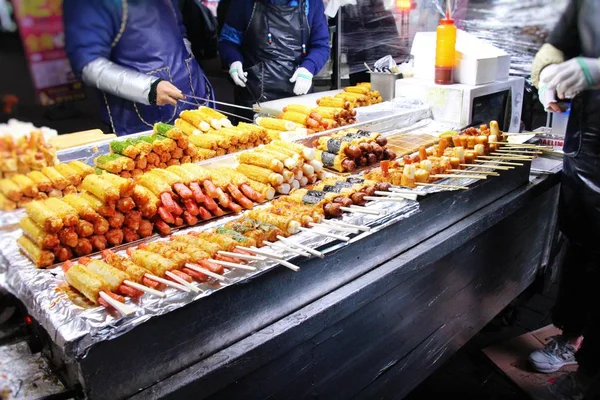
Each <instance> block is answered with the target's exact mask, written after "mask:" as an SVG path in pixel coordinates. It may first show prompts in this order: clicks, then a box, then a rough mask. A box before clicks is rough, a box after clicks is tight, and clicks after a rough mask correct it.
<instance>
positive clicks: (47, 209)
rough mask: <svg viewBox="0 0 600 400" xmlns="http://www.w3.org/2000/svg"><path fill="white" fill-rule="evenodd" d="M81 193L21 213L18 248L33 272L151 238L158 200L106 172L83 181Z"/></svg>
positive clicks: (31, 206) (43, 202) (36, 204)
mask: <svg viewBox="0 0 600 400" xmlns="http://www.w3.org/2000/svg"><path fill="white" fill-rule="evenodd" d="M81 188H82V190H83V191H84V193H82V194H80V195H77V194H69V195H66V196H65V197H63V198H62V199H56V198H49V199H46V200H40V201H34V202H31V203H30V204H29V205H28V206H27V208H26V209H25V211H26V214H27V217H25V218H23V219H22V220H21V221H20V226H21V229H22V230H23V236H21V237H20V238H19V239H18V244H19V246H20V248H21V250H22V251H23V252H24V253H25V255H27V256H28V257H29V258H30V259H31V260H32V261H33V263H34V264H35V265H36V266H37V267H40V268H42V267H48V266H50V265H52V264H53V263H54V262H63V261H67V260H69V259H72V258H73V257H74V256H85V255H88V254H91V253H92V252H93V251H101V250H104V249H106V248H109V247H113V246H118V245H120V244H122V243H129V242H132V241H135V240H138V239H140V238H144V237H148V236H150V235H152V231H153V228H154V226H153V223H152V222H150V220H151V219H152V218H153V217H154V215H155V214H156V213H157V208H158V199H157V198H156V197H155V196H154V195H153V194H152V193H151V192H150V191H149V190H147V189H146V188H144V187H142V186H139V185H134V183H133V181H132V180H131V179H125V178H121V177H119V176H117V175H113V174H109V173H103V174H101V175H96V174H91V175H88V176H86V177H85V179H83V182H82V183H81Z"/></svg>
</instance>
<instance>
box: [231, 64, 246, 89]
mask: <svg viewBox="0 0 600 400" xmlns="http://www.w3.org/2000/svg"><path fill="white" fill-rule="evenodd" d="M229 75H230V76H231V79H233V82H234V83H235V84H236V85H238V86H241V87H246V82H247V81H248V78H247V76H248V73H247V72H244V66H243V65H242V63H241V62H239V61H235V62H232V63H231V66H230V67H229Z"/></svg>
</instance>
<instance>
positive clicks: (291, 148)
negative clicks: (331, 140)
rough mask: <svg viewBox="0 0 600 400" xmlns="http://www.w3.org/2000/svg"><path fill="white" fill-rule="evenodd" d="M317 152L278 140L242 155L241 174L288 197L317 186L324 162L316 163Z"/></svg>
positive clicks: (239, 167)
mask: <svg viewBox="0 0 600 400" xmlns="http://www.w3.org/2000/svg"><path fill="white" fill-rule="evenodd" d="M315 156H316V151H315V149H312V148H309V147H305V146H302V145H300V144H297V143H290V142H285V141H283V140H274V141H273V142H271V143H269V144H267V145H265V146H262V147H258V148H256V149H254V150H252V151H246V152H243V153H240V155H239V156H238V160H239V165H238V166H237V171H238V172H239V173H241V174H244V175H245V176H246V177H248V179H252V180H255V181H258V182H260V183H263V184H265V185H270V186H272V187H273V188H275V190H276V191H277V193H281V194H288V193H289V192H290V190H292V189H298V188H301V187H304V186H306V185H309V184H313V183H315V182H316V181H317V179H318V178H319V177H320V176H321V175H322V173H323V163H321V162H320V161H318V160H315Z"/></svg>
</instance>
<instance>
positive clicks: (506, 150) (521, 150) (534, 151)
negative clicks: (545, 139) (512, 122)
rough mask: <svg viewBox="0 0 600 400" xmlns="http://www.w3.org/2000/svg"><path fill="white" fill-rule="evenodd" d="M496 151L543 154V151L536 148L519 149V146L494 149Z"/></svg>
mask: <svg viewBox="0 0 600 400" xmlns="http://www.w3.org/2000/svg"><path fill="white" fill-rule="evenodd" d="M496 153H502V154H525V155H527V154H544V152H543V151H537V150H533V149H532V150H529V149H519V148H515V149H514V150H513V149H510V148H508V147H506V148H504V149H498V150H496Z"/></svg>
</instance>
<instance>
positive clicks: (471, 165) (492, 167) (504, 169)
mask: <svg viewBox="0 0 600 400" xmlns="http://www.w3.org/2000/svg"><path fill="white" fill-rule="evenodd" d="M460 166H461V167H473V168H487V169H497V170H498V171H510V170H511V169H515V167H502V166H500V165H476V164H460Z"/></svg>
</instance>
